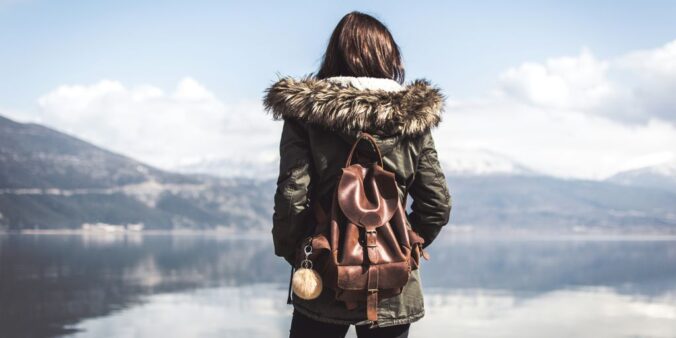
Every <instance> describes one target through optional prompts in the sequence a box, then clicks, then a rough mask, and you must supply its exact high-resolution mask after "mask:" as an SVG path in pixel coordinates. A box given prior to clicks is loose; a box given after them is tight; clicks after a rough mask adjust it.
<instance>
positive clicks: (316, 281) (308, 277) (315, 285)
mask: <svg viewBox="0 0 676 338" xmlns="http://www.w3.org/2000/svg"><path fill="white" fill-rule="evenodd" d="M303 252H304V253H305V259H303V261H301V262H300V268H299V269H298V270H296V272H294V274H293V279H292V284H293V292H294V293H295V294H296V295H297V296H298V297H300V298H302V299H305V300H312V299H315V298H317V297H319V294H321V293H322V277H321V276H319V273H318V272H317V271H315V270H314V269H313V266H312V261H311V260H310V258H309V257H310V255H311V254H312V239H311V238H310V239H308V241H307V244H306V245H305V247H304V248H303Z"/></svg>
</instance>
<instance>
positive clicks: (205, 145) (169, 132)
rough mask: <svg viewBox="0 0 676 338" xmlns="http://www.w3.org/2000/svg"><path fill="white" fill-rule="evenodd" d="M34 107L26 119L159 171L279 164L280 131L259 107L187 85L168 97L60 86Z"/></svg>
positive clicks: (105, 86)
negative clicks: (230, 163)
mask: <svg viewBox="0 0 676 338" xmlns="http://www.w3.org/2000/svg"><path fill="white" fill-rule="evenodd" d="M38 104H39V107H40V111H39V114H37V115H32V116H31V117H30V118H29V119H30V120H34V121H37V122H41V123H44V124H46V125H49V126H52V127H55V128H57V129H60V130H64V131H66V132H69V133H72V134H74V135H76V136H78V137H81V138H83V139H85V140H88V141H90V142H93V143H95V144H97V145H100V146H103V147H105V148H107V149H112V150H114V151H117V152H120V153H123V154H126V155H129V156H131V157H134V158H137V159H141V160H143V161H145V162H148V163H150V164H153V165H156V166H159V167H162V168H173V167H176V166H181V165H186V164H191V163H194V162H199V161H203V160H209V159H217V158H222V157H227V158H231V159H233V160H247V161H248V160H253V161H262V162H269V161H274V160H275V159H276V157H277V152H276V142H277V141H278V139H279V136H278V135H279V132H280V131H281V124H280V123H278V122H274V121H272V120H271V118H270V117H269V116H268V115H266V114H264V113H263V109H262V105H261V104H260V102H258V101H251V102H238V103H224V102H222V101H220V100H219V99H218V98H216V96H215V95H214V94H213V93H211V92H210V91H208V90H207V89H206V88H205V87H204V86H202V85H201V84H200V83H198V82H197V81H195V80H194V79H191V78H185V79H183V80H181V81H180V82H179V83H178V85H177V87H176V89H175V90H174V91H173V92H171V93H167V92H165V91H163V90H162V89H160V88H157V87H154V86H151V85H141V86H134V87H128V86H125V85H123V84H122V83H120V82H117V81H110V80H102V81H100V82H98V83H95V84H92V85H64V86H60V87H58V88H56V89H55V90H53V91H51V92H49V93H47V94H46V95H44V96H42V97H41V98H39V100H38ZM23 117H24V119H25V117H26V116H23Z"/></svg>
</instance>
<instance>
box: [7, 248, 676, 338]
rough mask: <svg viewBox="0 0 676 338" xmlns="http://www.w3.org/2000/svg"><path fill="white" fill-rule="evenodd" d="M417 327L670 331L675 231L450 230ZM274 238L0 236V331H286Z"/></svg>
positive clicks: (674, 329) (675, 297) (567, 332)
mask: <svg viewBox="0 0 676 338" xmlns="http://www.w3.org/2000/svg"><path fill="white" fill-rule="evenodd" d="M431 254H432V260H430V261H429V262H425V263H426V264H425V265H424V266H423V271H422V272H423V283H424V285H425V288H426V290H425V291H426V292H425V295H426V305H427V316H426V317H425V319H424V320H423V321H422V322H420V323H419V324H418V325H415V326H414V331H413V332H415V333H414V336H432V334H433V333H435V332H437V333H438V332H440V331H439V330H443V332H448V333H449V334H448V336H461V337H559V336H560V337H571V336H589V337H620V336H641V337H646V336H650V337H674V336H676V325H673V323H674V322H676V264H674V262H676V241H672V240H661V241H654V240H650V241H645V240H624V241H617V240H594V241H588V240H551V239H538V240H533V239H511V240H506V239H505V240H494V239H481V238H478V239H477V238H473V237H461V238H459V239H453V240H444V241H439V242H437V243H435V245H434V246H433V247H432V248H431ZM288 273H289V271H288V269H287V266H286V265H285V263H284V262H283V261H282V260H280V259H277V258H276V257H274V256H273V254H272V249H271V246H270V243H269V240H268V238H267V236H264V238H263V239H260V238H245V237H240V238H227V237H222V236H203V235H183V236H169V235H152V236H148V235H146V236H139V235H135V236H133V237H128V236H124V235H122V236H119V235H116V236H114V237H91V236H90V237H86V236H84V237H83V236H74V235H69V236H56V235H50V236H36V235H28V236H27V235H0V336H2V337H5V336H8V337H29V336H54V335H63V334H67V335H74V336H85V337H133V336H136V337H154V336H162V337H168V336H171V337H189V336H198V337H209V336H214V337H215V336H218V337H259V336H261V337H262V336H265V337H283V336H286V335H287V334H286V332H288V331H287V330H288V324H289V315H290V308H288V307H287V306H286V304H285V299H286V283H287V278H288Z"/></svg>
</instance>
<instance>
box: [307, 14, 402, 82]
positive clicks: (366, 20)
mask: <svg viewBox="0 0 676 338" xmlns="http://www.w3.org/2000/svg"><path fill="white" fill-rule="evenodd" d="M331 76H368V77H377V78H388V79H392V80H395V81H397V82H399V83H403V82H404V65H403V63H402V61H401V53H400V52H399V46H397V44H396V43H395V42H394V39H393V38H392V34H390V31H389V30H388V29H387V27H385V25H384V24H383V23H382V22H380V21H378V20H377V19H376V18H374V17H372V16H370V15H368V14H364V13H360V12H356V11H355V12H351V13H348V14H347V15H345V16H344V17H343V18H342V19H341V20H340V22H338V25H337V26H336V28H335V29H334V30H333V34H331V39H330V40H329V44H328V46H327V47H326V52H325V53H324V58H323V60H322V65H321V66H320V67H319V71H318V73H317V76H316V77H317V78H318V79H324V78H327V77H331Z"/></svg>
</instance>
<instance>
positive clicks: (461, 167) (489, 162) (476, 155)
mask: <svg viewBox="0 0 676 338" xmlns="http://www.w3.org/2000/svg"><path fill="white" fill-rule="evenodd" d="M443 154H444V155H445V156H444V159H445V160H444V161H443V163H442V165H443V168H444V169H445V171H446V172H447V174H450V175H454V176H489V175H519V176H521V175H535V174H536V173H535V172H534V171H533V170H531V169H529V168H527V167H525V166H524V165H522V164H520V163H518V162H517V161H515V160H513V159H511V158H509V157H508V156H506V155H502V154H498V153H495V152H492V151H488V150H476V149H472V150H469V149H460V148H451V149H445V150H443Z"/></svg>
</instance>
